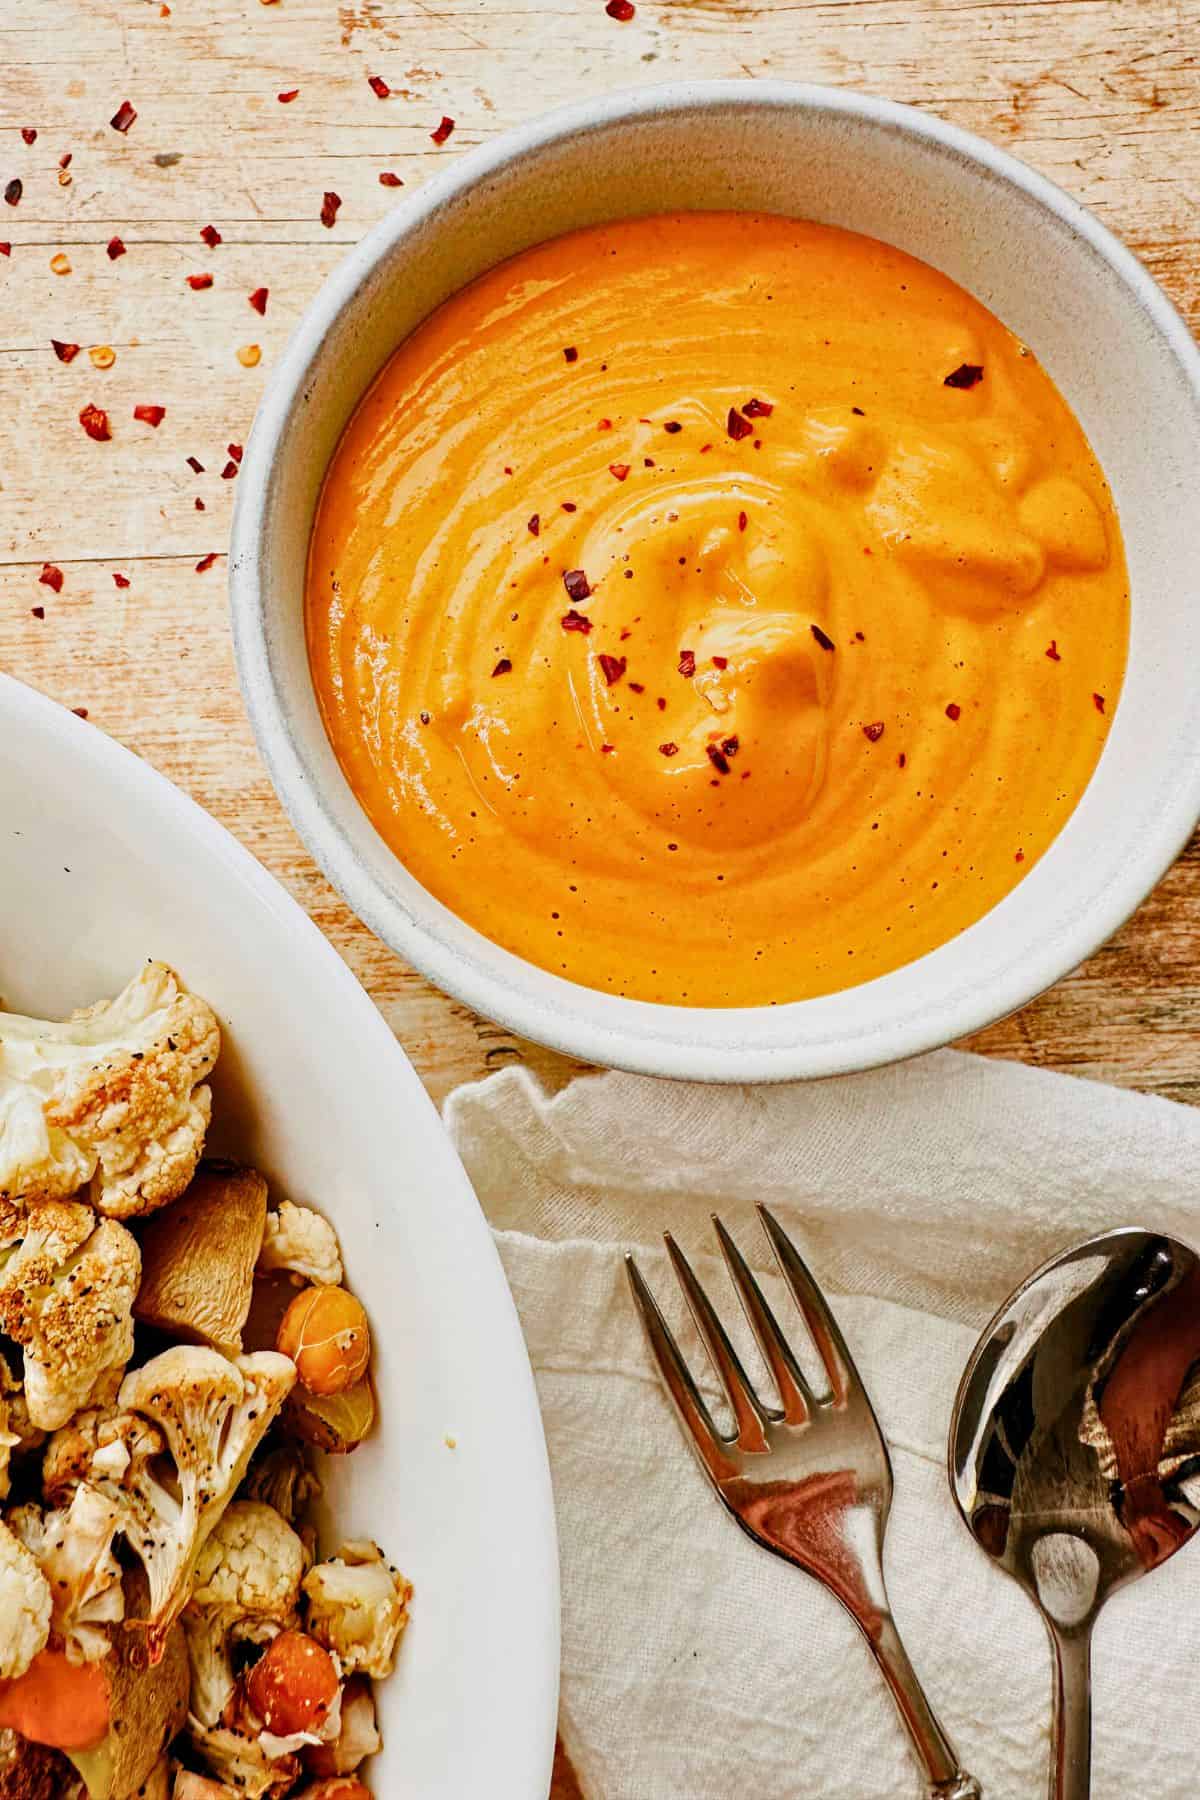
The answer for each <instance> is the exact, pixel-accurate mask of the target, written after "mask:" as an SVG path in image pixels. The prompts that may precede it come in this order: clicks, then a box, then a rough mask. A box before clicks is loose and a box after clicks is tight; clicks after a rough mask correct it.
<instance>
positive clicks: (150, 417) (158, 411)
mask: <svg viewBox="0 0 1200 1800" xmlns="http://www.w3.org/2000/svg"><path fill="white" fill-rule="evenodd" d="M133 416H134V418H135V419H137V420H138V421H139V422H140V423H141V424H143V425H153V426H154V427H155V429H156V430H157V428H158V426H160V425H161V424H162V422H163V420H164V419H165V418H166V416H167V409H166V407H165V406H147V405H145V404H144V403H143V404H142V405H139V406H135V407H134V409H133ZM188 461H189V462H191V461H192V458H191V457H190V456H189V457H188ZM196 473H197V474H198V475H199V474H202V473H203V470H202V469H201V467H200V464H199V463H197V464H196Z"/></svg>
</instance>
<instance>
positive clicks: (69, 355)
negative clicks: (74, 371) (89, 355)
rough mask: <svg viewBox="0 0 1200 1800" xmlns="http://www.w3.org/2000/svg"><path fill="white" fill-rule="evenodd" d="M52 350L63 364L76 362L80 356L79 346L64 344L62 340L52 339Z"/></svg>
mask: <svg viewBox="0 0 1200 1800" xmlns="http://www.w3.org/2000/svg"><path fill="white" fill-rule="evenodd" d="M50 348H51V349H52V350H53V352H54V354H55V356H57V358H58V360H59V362H61V363H69V362H74V361H75V358H76V357H77V356H78V355H79V345H78V344H64V343H63V341H62V339H61V338H51V339H50Z"/></svg>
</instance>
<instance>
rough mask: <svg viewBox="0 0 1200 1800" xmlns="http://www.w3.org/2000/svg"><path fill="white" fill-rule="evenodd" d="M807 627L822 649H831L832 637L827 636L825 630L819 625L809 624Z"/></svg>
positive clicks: (832, 645)
mask: <svg viewBox="0 0 1200 1800" xmlns="http://www.w3.org/2000/svg"><path fill="white" fill-rule="evenodd" d="M808 629H809V630H810V631H811V632H812V634H813V636H814V637H815V638H816V640H817V642H818V644H820V646H821V648H822V650H832V649H833V647H834V644H833V639H832V638H831V637H830V636H829V633H828V632H827V631H822V630H821V627H820V626H819V625H810V626H809V628H808Z"/></svg>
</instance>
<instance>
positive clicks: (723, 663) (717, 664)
mask: <svg viewBox="0 0 1200 1800" xmlns="http://www.w3.org/2000/svg"><path fill="white" fill-rule="evenodd" d="M728 667H729V658H728V657H727V656H714V657H713V668H714V669H727V668H728Z"/></svg>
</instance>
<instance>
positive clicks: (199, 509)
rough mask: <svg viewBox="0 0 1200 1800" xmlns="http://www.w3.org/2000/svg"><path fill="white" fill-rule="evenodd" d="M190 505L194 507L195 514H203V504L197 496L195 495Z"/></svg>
mask: <svg viewBox="0 0 1200 1800" xmlns="http://www.w3.org/2000/svg"><path fill="white" fill-rule="evenodd" d="M192 505H193V506H194V507H195V509H196V511H197V512H203V511H204V510H205V506H204V502H203V500H202V499H201V498H200V496H199V494H197V495H196V498H195V499H194V500H193V501H192Z"/></svg>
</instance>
